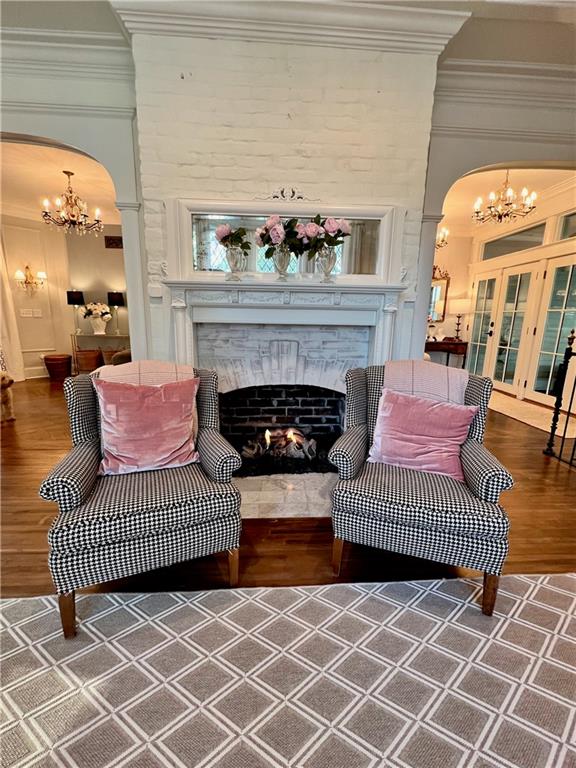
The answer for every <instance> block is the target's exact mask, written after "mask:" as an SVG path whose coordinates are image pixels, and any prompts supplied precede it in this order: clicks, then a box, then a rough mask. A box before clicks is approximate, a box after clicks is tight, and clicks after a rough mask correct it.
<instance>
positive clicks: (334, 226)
mask: <svg viewBox="0 0 576 768" xmlns="http://www.w3.org/2000/svg"><path fill="white" fill-rule="evenodd" d="M340 221H342V219H340ZM339 228H340V222H339V221H338V220H337V219H334V218H332V216H329V217H328V218H327V219H326V221H325V222H324V229H325V230H326V232H328V234H329V235H335V234H336V232H338V229H339Z"/></svg>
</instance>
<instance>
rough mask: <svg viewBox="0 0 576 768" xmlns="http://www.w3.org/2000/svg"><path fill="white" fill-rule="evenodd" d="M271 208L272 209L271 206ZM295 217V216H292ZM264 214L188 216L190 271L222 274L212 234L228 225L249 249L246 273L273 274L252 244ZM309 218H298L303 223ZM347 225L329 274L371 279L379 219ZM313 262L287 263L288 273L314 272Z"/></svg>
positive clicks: (221, 259)
mask: <svg viewBox="0 0 576 768" xmlns="http://www.w3.org/2000/svg"><path fill="white" fill-rule="evenodd" d="M271 207H273V206H271ZM295 215H296V214H295ZM267 218H268V215H267V214H236V215H233V214H224V215H223V214H221V213H192V214H191V226H192V259H193V265H194V271H197V272H222V273H223V272H226V271H228V270H229V267H228V265H227V263H226V258H225V248H224V247H223V246H222V245H220V243H219V242H218V241H217V240H216V237H215V231H216V227H217V226H218V225H219V224H224V223H226V224H229V225H230V226H231V227H232V229H237V228H238V227H244V228H245V229H246V234H247V238H248V239H249V240H250V242H251V244H252V248H251V250H250V252H249V253H248V255H247V264H246V271H247V272H259V273H267V272H274V264H273V262H272V259H267V258H266V257H265V255H264V253H265V251H266V248H265V247H264V248H259V247H258V246H257V245H256V243H255V239H254V238H255V230H256V228H257V227H261V226H262V225H263V224H264V222H265V221H266V219H267ZM309 218H310V217H309V216H302V217H301V219H302V220H303V221H304V222H306V221H308V220H309ZM346 218H347V219H348V221H349V222H350V224H351V229H352V233H351V235H350V237H347V238H346V239H345V240H344V243H343V245H339V246H337V248H336V255H337V261H336V265H335V266H334V269H333V273H334V274H337V275H375V274H377V266H378V238H379V233H380V220H379V219H364V218H351V217H346ZM314 267H315V265H314V261H313V260H309V259H307V258H306V257H304V258H300V259H295V258H293V259H292V260H291V262H290V266H289V269H288V272H291V273H297V272H303V273H310V272H314Z"/></svg>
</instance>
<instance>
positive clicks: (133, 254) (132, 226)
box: [116, 201, 149, 360]
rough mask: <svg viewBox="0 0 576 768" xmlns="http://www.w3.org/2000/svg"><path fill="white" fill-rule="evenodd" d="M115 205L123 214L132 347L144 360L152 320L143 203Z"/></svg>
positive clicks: (137, 357)
mask: <svg viewBox="0 0 576 768" xmlns="http://www.w3.org/2000/svg"><path fill="white" fill-rule="evenodd" d="M116 208H118V210H119V211H120V213H121V215H122V242H123V246H124V269H125V270H126V293H127V297H128V301H127V305H128V306H127V308H128V322H129V324H130V348H131V350H132V359H133V360H143V359H146V358H147V357H148V355H149V321H148V296H147V293H146V286H145V282H144V267H145V263H144V261H145V258H144V249H143V247H142V241H141V231H140V216H139V211H140V203H138V202H118V201H117V202H116Z"/></svg>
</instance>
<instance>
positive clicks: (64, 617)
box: [58, 591, 76, 639]
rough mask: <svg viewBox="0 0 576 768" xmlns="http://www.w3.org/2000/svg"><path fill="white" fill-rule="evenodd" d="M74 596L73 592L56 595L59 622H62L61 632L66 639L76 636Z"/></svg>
mask: <svg viewBox="0 0 576 768" xmlns="http://www.w3.org/2000/svg"><path fill="white" fill-rule="evenodd" d="M75 598H76V595H75V593H74V591H72V592H68V594H67V595H58V607H59V608H60V621H61V622H62V631H63V632H64V637H65V638H66V639H68V638H70V637H74V636H75V634H76V603H75Z"/></svg>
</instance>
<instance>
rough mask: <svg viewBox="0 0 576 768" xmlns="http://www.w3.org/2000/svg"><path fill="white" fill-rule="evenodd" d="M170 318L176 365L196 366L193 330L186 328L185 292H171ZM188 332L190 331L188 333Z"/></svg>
mask: <svg viewBox="0 0 576 768" xmlns="http://www.w3.org/2000/svg"><path fill="white" fill-rule="evenodd" d="M170 306H171V307H172V317H173V319H174V358H175V360H176V362H177V363H182V364H183V365H196V360H195V358H196V351H195V349H194V329H193V328H191V329H189V328H188V325H189V323H188V318H187V313H188V308H187V306H186V295H185V291H173V292H172V301H171V304H170ZM189 330H190V331H191V332H190V333H189Z"/></svg>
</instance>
